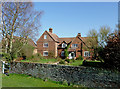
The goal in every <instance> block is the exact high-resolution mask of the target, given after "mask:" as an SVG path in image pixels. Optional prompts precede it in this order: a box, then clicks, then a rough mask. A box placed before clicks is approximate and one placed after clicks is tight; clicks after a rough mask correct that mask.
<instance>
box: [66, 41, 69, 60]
mask: <svg viewBox="0 0 120 89" xmlns="http://www.w3.org/2000/svg"><path fill="white" fill-rule="evenodd" d="M69 48H70V43H69V44H68V45H67V47H66V48H65V58H67V57H68V56H69V52H68V49H69Z"/></svg>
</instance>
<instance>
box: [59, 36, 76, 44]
mask: <svg viewBox="0 0 120 89" xmlns="http://www.w3.org/2000/svg"><path fill="white" fill-rule="evenodd" d="M74 38H75V37H71V38H59V39H58V41H59V42H60V43H61V42H63V41H65V42H67V43H69V42H71V41H72V40H73V39H74Z"/></svg>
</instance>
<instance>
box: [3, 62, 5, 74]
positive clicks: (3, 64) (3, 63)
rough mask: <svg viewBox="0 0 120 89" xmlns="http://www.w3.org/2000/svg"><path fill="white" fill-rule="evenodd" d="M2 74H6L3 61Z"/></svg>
mask: <svg viewBox="0 0 120 89" xmlns="http://www.w3.org/2000/svg"><path fill="white" fill-rule="evenodd" d="M2 73H3V74H4V73H5V61H2Z"/></svg>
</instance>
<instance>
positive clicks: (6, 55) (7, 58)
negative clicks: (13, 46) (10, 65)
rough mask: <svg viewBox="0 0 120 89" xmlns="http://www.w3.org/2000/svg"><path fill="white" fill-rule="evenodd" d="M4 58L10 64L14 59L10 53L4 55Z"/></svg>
mask: <svg viewBox="0 0 120 89" xmlns="http://www.w3.org/2000/svg"><path fill="white" fill-rule="evenodd" d="M2 57H3V59H6V61H8V62H10V60H11V59H12V58H11V55H10V54H8V53H2Z"/></svg>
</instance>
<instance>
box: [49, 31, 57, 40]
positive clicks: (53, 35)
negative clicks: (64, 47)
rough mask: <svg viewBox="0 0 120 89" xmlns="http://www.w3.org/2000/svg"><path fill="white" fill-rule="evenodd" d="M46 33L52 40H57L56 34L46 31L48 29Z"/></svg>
mask: <svg viewBox="0 0 120 89" xmlns="http://www.w3.org/2000/svg"><path fill="white" fill-rule="evenodd" d="M47 33H48V34H49V35H50V36H51V37H52V38H53V39H54V41H57V42H58V39H59V37H58V36H57V35H56V34H54V33H51V32H48V31H47Z"/></svg>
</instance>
